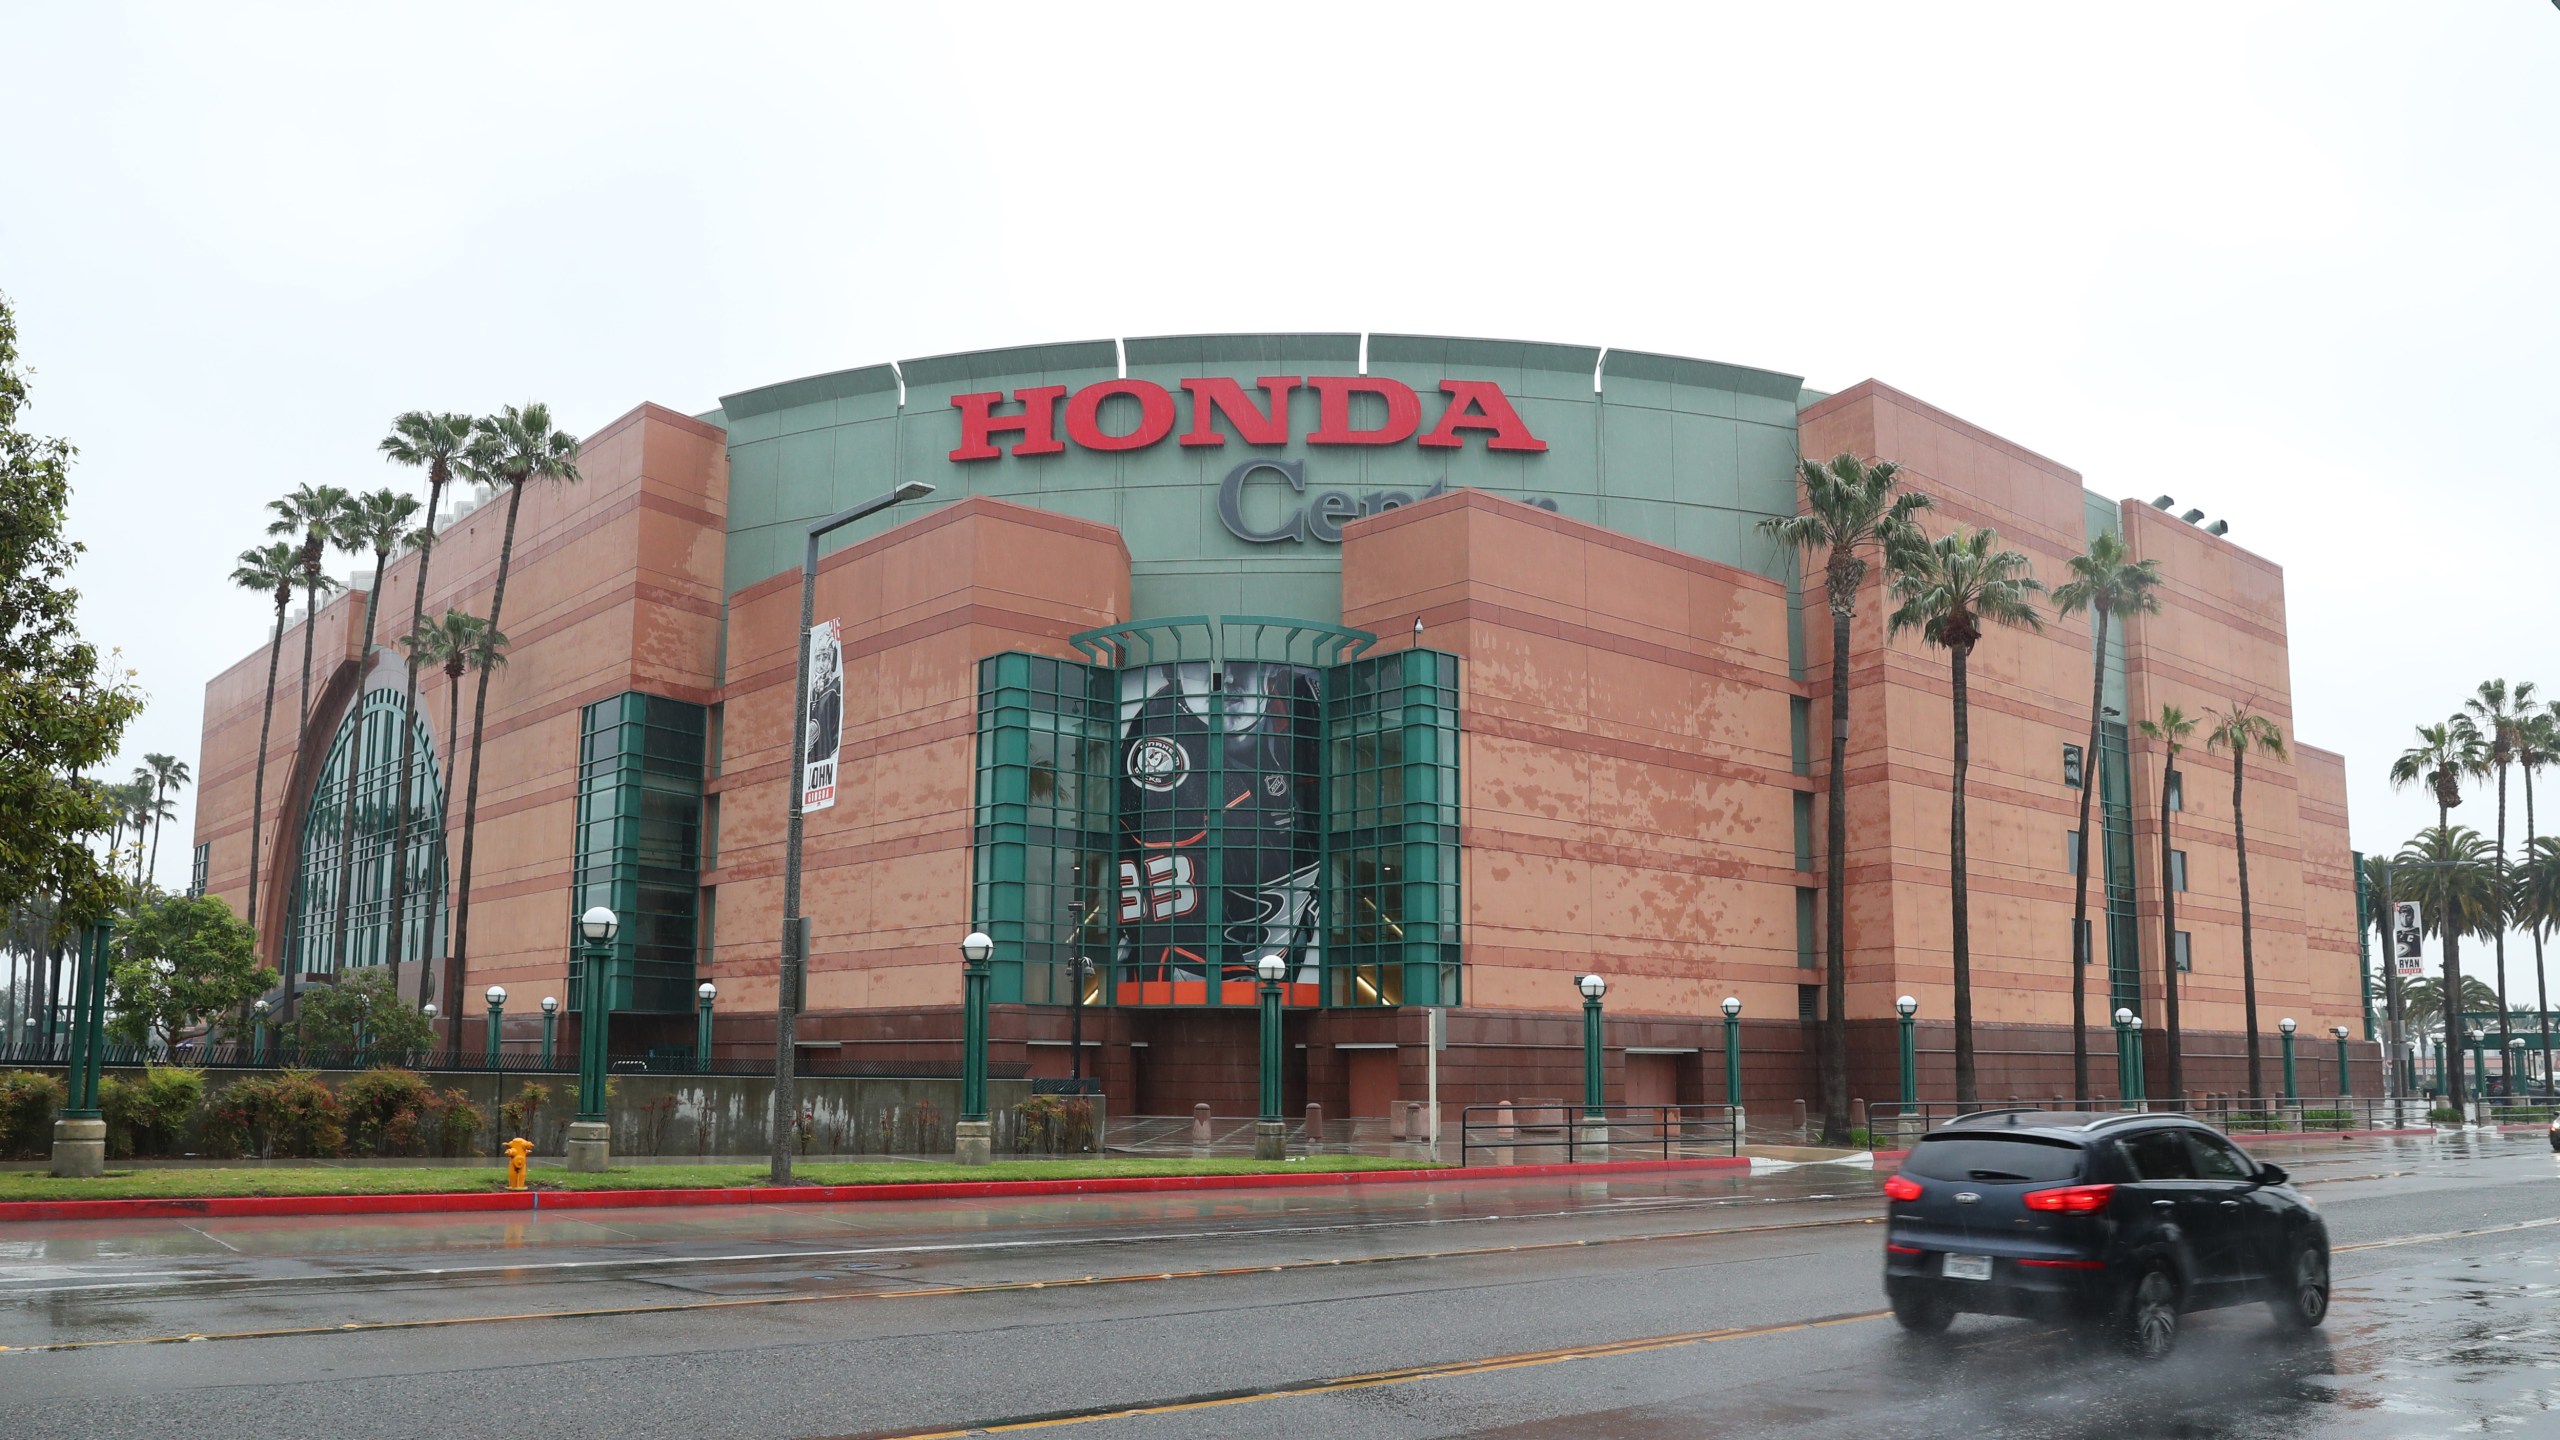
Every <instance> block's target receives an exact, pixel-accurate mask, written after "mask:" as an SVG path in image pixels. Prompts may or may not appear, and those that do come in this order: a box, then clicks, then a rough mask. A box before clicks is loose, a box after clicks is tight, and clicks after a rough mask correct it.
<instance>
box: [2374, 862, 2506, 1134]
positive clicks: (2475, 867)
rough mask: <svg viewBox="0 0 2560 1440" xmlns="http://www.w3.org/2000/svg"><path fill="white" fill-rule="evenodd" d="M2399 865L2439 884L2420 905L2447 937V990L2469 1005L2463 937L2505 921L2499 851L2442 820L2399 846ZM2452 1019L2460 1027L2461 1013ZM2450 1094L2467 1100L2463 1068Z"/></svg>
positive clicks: (2431, 928)
mask: <svg viewBox="0 0 2560 1440" xmlns="http://www.w3.org/2000/svg"><path fill="white" fill-rule="evenodd" d="M2400 864H2401V865H2403V866H2404V867H2408V868H2412V869H2426V870H2429V871H2432V872H2433V873H2434V875H2435V885H2434V886H2433V887H2432V888H2431V889H2430V890H2429V891H2428V894H2427V899H2426V900H2425V901H2424V902H2423V903H2422V904H2421V905H2420V906H2419V915H2420V919H2421V922H2422V924H2423V926H2424V928H2425V930H2426V932H2427V933H2429V934H2432V935H2436V936H2439V937H2441V938H2442V939H2443V941H2444V979H2445V986H2446V989H2447V990H2448V991H2449V992H2450V993H2452V994H2455V995H2459V996H2462V997H2463V1000H2464V1004H2465V1006H2466V1007H2468V1006H2469V1005H2470V1004H2471V998H2472V994H2473V991H2472V987H2473V986H2474V985H2478V984H2479V982H2478V981H2476V980H2474V981H2465V980H2464V979H2463V977H2462V940H2463V937H2464V936H2466V935H2467V936H2471V937H2474V938H2479V937H2483V936H2486V935H2488V934H2489V933H2490V932H2491V929H2492V928H2493V927H2495V926H2497V925H2500V924H2503V923H2504V921H2503V918H2502V917H2503V916H2504V914H2505V910H2506V906H2505V897H2503V896H2501V895H2500V894H2499V893H2498V868H2497V857H2496V854H2495V852H2493V851H2492V850H2491V849H2490V848H2489V842H2488V841H2487V840H2484V839H2482V838H2481V836H2480V832H2479V831H2477V830H2474V829H2472V828H2471V827H2470V826H2468V825H2453V826H2443V825H2439V826H2437V827H2435V828H2434V829H2431V830H2422V831H2420V832H2418V834H2417V836H2416V837H2415V838H2413V839H2411V840H2410V842H2409V843H2408V845H2407V846H2406V847H2404V848H2403V849H2402V850H2401V851H2400ZM2481 989H2482V990H2483V991H2484V992H2486V993H2487V994H2488V996H2489V1004H2488V1006H2486V1007H2483V1008H2492V1009H2494V1008H2497V1004H2498V1001H2497V992H2495V991H2492V990H2488V989H2487V987H2486V986H2482V987H2481ZM2451 1018H2452V1020H2453V1023H2454V1025H2455V1026H2456V1028H2459V1025H2460V1019H2459V1017H2451ZM2455 1038H2458V1037H2455ZM2445 1098H2446V1099H2447V1100H2450V1101H2451V1102H2452V1103H2453V1104H2455V1105H2457V1106H2459V1105H2461V1104H2462V1103H2463V1095H2462V1071H2461V1069H2460V1067H2455V1068H2454V1071H2453V1075H2452V1077H2451V1080H2450V1081H2449V1083H2448V1084H2447V1085H2446V1087H2445Z"/></svg>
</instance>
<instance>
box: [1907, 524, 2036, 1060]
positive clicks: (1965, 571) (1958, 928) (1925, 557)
mask: <svg viewBox="0 0 2560 1440" xmlns="http://www.w3.org/2000/svg"><path fill="white" fill-rule="evenodd" d="M1999 547H2000V532H1998V531H1996V530H1993V529H1990V528H1989V527H1987V526H1986V527H1984V528H1983V529H1980V530H1967V529H1965V528H1964V527H1963V526H1957V527H1956V528H1955V529H1954V530H1952V531H1950V532H1949V533H1947V534H1945V535H1942V536H1939V537H1938V538H1937V539H1936V540H1934V541H1931V542H1929V543H1928V544H1926V545H1917V546H1912V547H1910V548H1909V550H1908V552H1907V553H1906V554H1904V555H1902V556H1900V557H1897V563H1895V566H1894V572H1895V573H1894V578H1893V594H1894V598H1896V599H1898V600H1900V601H1901V602H1902V604H1901V606H1900V608H1898V609H1896V610H1895V611H1894V612H1893V616H1892V619H1891V621H1890V623H1889V624H1888V626H1887V630H1888V633H1890V634H1894V635H1899V634H1901V633H1902V632H1903V631H1905V630H1918V631H1919V632H1920V638H1921V639H1922V640H1924V641H1926V642H1928V643H1929V644H1931V645H1935V646H1938V647H1940V648H1942V649H1944V650H1945V651H1946V652H1947V666H1948V672H1949V674H1950V676H1951V677H1952V679H1953V682H1954V707H1955V759H1954V773H1953V777H1952V779H1951V780H1950V782H1949V785H1948V791H1949V801H1950V803H1949V807H1948V816H1947V876H1948V881H1947V891H1948V895H1947V902H1948V911H1949V919H1950V921H1951V922H1952V943H1953V946H1954V955H1955V992H1956V993H1955V1008H1956V1016H1955V1030H1956V1103H1957V1104H1959V1105H1971V1104H1973V1103H1975V1102H1976V1101H1977V1100H1979V1099H1980V1098H1981V1096H1980V1095H1979V1094H1978V1093H1977V1092H1976V1089H1975V1085H1974V1055H1973V921H1972V915H1971V911H1970V903H1969V899H1968V886H1967V876H1966V862H1965V805H1964V801H1965V774H1966V772H1967V771H1968V770H1969V769H1971V768H1972V764H1973V726H1972V707H1971V700H1970V698H1969V692H1968V690H1967V688H1966V685H1967V681H1966V669H1965V667H1966V662H1967V661H1969V660H1970V659H1971V658H1972V656H1973V647H1974V646H1975V645H1976V644H1977V643H1979V642H1980V641H1981V639H1982V635H1983V631H1984V629H1985V628H1986V627H1988V626H1992V625H2011V626H2018V627H2021V628H2024V629H2028V630H2037V631H2041V630H2043V629H2044V618H2043V617H2042V616H2040V615H2038V614H2037V613H2036V597H2037V596H2038V595H2041V594H2043V593H2044V586H2043V584H2042V583H2041V582H2039V581H2038V580H2037V579H2036V578H2035V577H2034V576H2033V575H2031V574H2029V573H2028V571H2027V557H2026V556H2024V555H2021V554H2019V553H2018V552H2017V551H2015V550H2003V549H2001V548H1999Z"/></svg>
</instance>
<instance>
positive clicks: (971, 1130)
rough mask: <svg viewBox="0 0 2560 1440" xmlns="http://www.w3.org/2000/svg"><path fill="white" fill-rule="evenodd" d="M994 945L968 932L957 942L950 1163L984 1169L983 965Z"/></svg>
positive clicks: (988, 1138)
mask: <svg viewBox="0 0 2560 1440" xmlns="http://www.w3.org/2000/svg"><path fill="white" fill-rule="evenodd" d="M995 953H996V942H995V941H993V940H991V939H989V938H988V937H987V933H986V932H985V931H983V930H972V931H970V932H969V933H968V935H967V937H966V938H964V939H962V940H961V942H960V1124H959V1126H958V1128H957V1129H956V1130H955V1131H954V1132H953V1146H952V1148H953V1150H954V1152H955V1153H954V1154H953V1157H952V1158H953V1159H955V1160H957V1161H959V1163H961V1164H963V1165H984V1164H986V1163H987V1161H988V1160H990V1159H992V1158H993V1151H994V1149H995V1127H994V1126H993V1125H992V1124H991V1123H990V1122H989V1121H988V1119H987V981H988V979H989V976H990V972H989V970H988V968H987V962H988V961H989V960H991V959H993V958H994V957H995Z"/></svg>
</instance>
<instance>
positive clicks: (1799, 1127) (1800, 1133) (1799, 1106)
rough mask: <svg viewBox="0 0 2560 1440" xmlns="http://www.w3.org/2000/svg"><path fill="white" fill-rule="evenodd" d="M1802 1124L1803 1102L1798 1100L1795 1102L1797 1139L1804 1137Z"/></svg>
mask: <svg viewBox="0 0 2560 1440" xmlns="http://www.w3.org/2000/svg"><path fill="white" fill-rule="evenodd" d="M1804 1126H1805V1119H1804V1102H1803V1101H1801V1100H1799V1101H1797V1102H1796V1138H1797V1139H1799V1140H1801V1139H1803V1138H1804V1134H1805V1130H1804Z"/></svg>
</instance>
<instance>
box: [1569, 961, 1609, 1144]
mask: <svg viewBox="0 0 2560 1440" xmlns="http://www.w3.org/2000/svg"><path fill="white" fill-rule="evenodd" d="M1573 985H1574V988H1575V989H1577V990H1579V991H1581V992H1582V1119H1583V1122H1584V1123H1583V1124H1582V1125H1581V1126H1579V1127H1578V1128H1579V1129H1580V1131H1581V1138H1582V1140H1583V1141H1585V1142H1586V1143H1587V1144H1588V1146H1589V1147H1590V1149H1591V1150H1592V1151H1593V1154H1592V1156H1591V1158H1593V1159H1595V1160H1605V1159H1607V1158H1609V1116H1608V1112H1607V1111H1606V1110H1605V1109H1603V1108H1602V1104H1603V1102H1604V1101H1606V1100H1607V1099H1608V1086H1607V1078H1608V1077H1607V1074H1606V1072H1605V1069H1604V1067H1603V1064H1602V1061H1601V1055H1600V997H1601V996H1603V995H1606V994H1608V993H1609V982H1608V981H1606V980H1604V979H1602V978H1601V977H1599V976H1597V975H1585V976H1583V977H1581V978H1580V979H1578V980H1576V981H1574V982H1573ZM1576 1129H1577V1127H1576V1126H1575V1125H1574V1124H1573V1123H1572V1122H1571V1121H1570V1120H1568V1121H1567V1122H1566V1123H1565V1138H1566V1144H1565V1151H1564V1158H1565V1160H1566V1161H1567V1162H1568V1163H1570V1162H1571V1161H1572V1160H1573V1159H1574V1158H1575V1156H1574V1145H1573V1143H1572V1141H1573V1139H1574V1132H1575V1130H1576Z"/></svg>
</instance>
